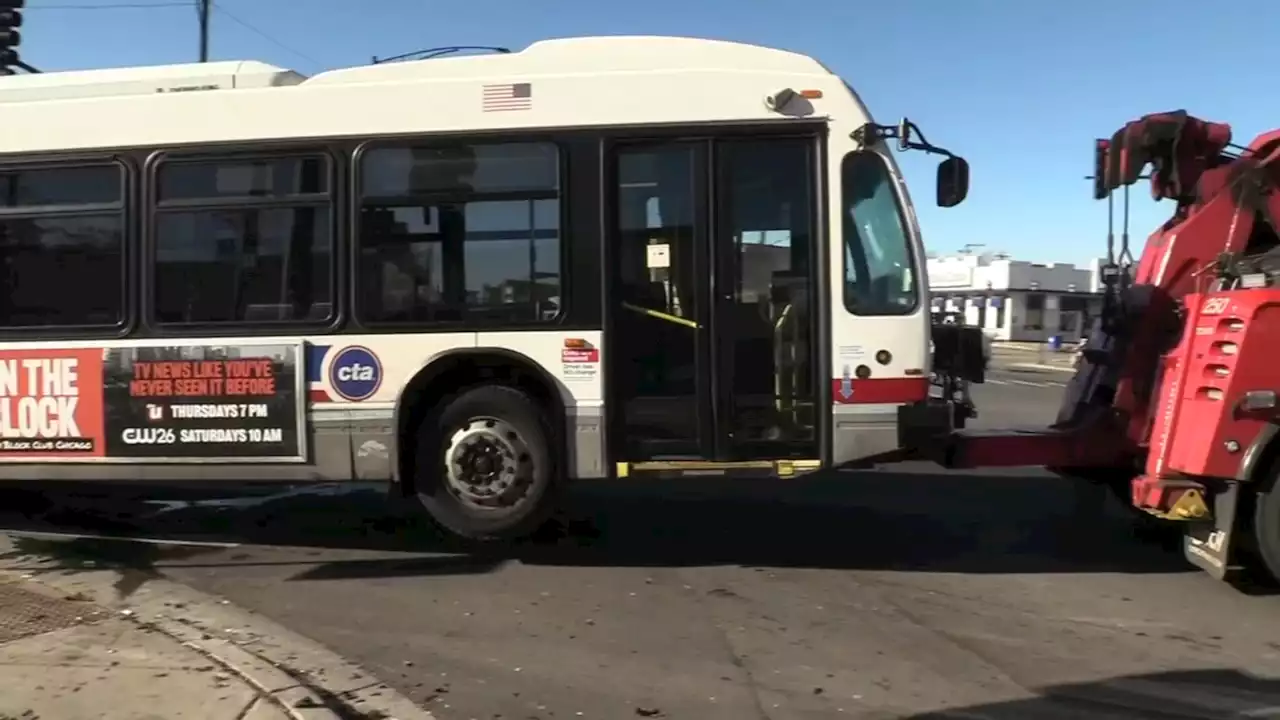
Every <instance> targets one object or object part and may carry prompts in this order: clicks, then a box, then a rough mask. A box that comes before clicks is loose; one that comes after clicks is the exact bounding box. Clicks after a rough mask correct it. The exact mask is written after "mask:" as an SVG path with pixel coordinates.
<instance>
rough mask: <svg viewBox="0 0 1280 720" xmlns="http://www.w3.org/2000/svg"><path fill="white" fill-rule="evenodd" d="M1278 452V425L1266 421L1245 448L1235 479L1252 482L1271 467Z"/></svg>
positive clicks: (1279, 431) (1279, 439)
mask: <svg viewBox="0 0 1280 720" xmlns="http://www.w3.org/2000/svg"><path fill="white" fill-rule="evenodd" d="M1278 454H1280V425H1277V424H1275V423H1268V424H1266V425H1263V426H1262V430H1261V431H1259V432H1258V434H1257V436H1255V437H1254V438H1253V442H1251V443H1249V447H1247V448H1245V451H1244V456H1243V457H1242V458H1241V459H1240V468H1239V469H1238V470H1237V471H1236V477H1235V479H1236V480H1237V481H1239V482H1252V481H1254V480H1258V479H1259V478H1261V477H1263V476H1264V475H1265V473H1267V472H1269V471H1270V469H1271V465H1272V462H1273V461H1274V460H1275V459H1276V457H1277V455H1278Z"/></svg>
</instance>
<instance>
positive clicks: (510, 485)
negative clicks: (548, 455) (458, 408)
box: [445, 418, 533, 507]
mask: <svg viewBox="0 0 1280 720" xmlns="http://www.w3.org/2000/svg"><path fill="white" fill-rule="evenodd" d="M532 470H533V461H532V457H531V456H530V453H529V447H528V445H527V444H526V443H525V441H524V439H523V438H522V437H520V433H518V432H517V431H516V429H515V427H513V426H512V425H511V424H510V423H507V422H504V421H502V420H499V419H496V418H473V419H471V420H469V421H468V422H467V423H466V425H465V426H463V427H461V428H459V429H458V430H457V431H456V432H454V433H453V435H452V437H450V439H449V445H448V447H447V448H446V449H445V477H446V479H447V483H448V487H449V489H450V490H451V491H452V492H453V493H454V494H455V495H457V496H458V497H459V498H460V499H461V500H463V501H465V502H468V503H471V504H474V505H483V506H487V507H494V506H502V505H509V504H511V503H513V502H514V501H515V500H516V499H517V498H518V497H519V494H520V492H521V491H522V490H523V488H524V486H525V485H526V484H527V481H528V479H529V477H530V476H531V474H532Z"/></svg>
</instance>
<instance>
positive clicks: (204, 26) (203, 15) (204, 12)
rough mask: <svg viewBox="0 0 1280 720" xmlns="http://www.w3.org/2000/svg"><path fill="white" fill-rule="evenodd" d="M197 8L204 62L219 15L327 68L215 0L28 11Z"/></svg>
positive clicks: (59, 5) (44, 7) (160, 0)
mask: <svg viewBox="0 0 1280 720" xmlns="http://www.w3.org/2000/svg"><path fill="white" fill-rule="evenodd" d="M179 7H183V8H193V9H195V11H196V13H197V21H198V22H199V23H200V50H199V56H200V61H201V62H205V61H207V60H208V59H209V13H210V10H212V12H214V13H217V14H219V15H221V16H223V17H225V18H226V19H228V20H230V21H231V22H233V23H235V24H237V25H239V26H240V27H242V28H244V29H245V30H248V31H249V32H251V33H253V34H255V35H257V36H258V37H260V38H262V39H263V40H266V41H267V42H269V43H271V44H272V45H275V46H276V47H277V48H279V49H280V50H283V51H284V52H287V53H289V54H290V55H293V56H294V57H297V58H299V59H301V60H305V61H307V62H308V63H310V64H312V65H314V66H315V67H317V68H323V67H324V63H322V62H320V61H319V60H317V59H315V58H314V57H312V56H310V55H308V54H306V53H304V52H302V51H300V50H298V49H296V48H293V47H290V46H289V45H287V44H285V43H284V42H281V41H280V40H278V39H277V38H276V37H275V36H273V35H272V34H271V33H268V32H266V31H265V30H262V29H261V28H259V27H257V26H256V25H254V24H253V23H250V22H249V21H247V20H245V19H244V18H242V17H240V16H239V15H236V14H235V13H233V12H231V11H229V10H227V9H226V7H224V6H223V5H222V4H220V3H216V2H214V1H213V0H151V2H106V3H97V4H89V3H53V4H49V5H43V4H42V5H32V6H31V7H29V8H27V9H28V10H152V9H159V8H179Z"/></svg>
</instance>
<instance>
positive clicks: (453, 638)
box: [0, 370, 1280, 720]
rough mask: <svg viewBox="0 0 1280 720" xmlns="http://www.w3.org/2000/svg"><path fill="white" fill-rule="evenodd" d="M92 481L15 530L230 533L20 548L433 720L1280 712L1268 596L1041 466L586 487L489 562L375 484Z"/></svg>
mask: <svg viewBox="0 0 1280 720" xmlns="http://www.w3.org/2000/svg"><path fill="white" fill-rule="evenodd" d="M1064 378H1065V376H1064V375H1062V374H1061V373H1053V372H1051V371H1050V372H1014V371H1008V370H997V371H996V372H994V373H993V375H992V377H991V380H992V382H991V383H989V384H987V385H986V386H984V387H981V388H978V389H977V390H976V392H975V395H976V396H977V401H978V403H979V404H980V406H981V407H982V408H983V414H982V416H981V418H980V422H979V425H980V426H988V427H990V426H996V425H1000V424H1034V423H1037V422H1040V423H1043V422H1045V421H1047V420H1048V419H1050V418H1051V417H1052V415H1053V414H1054V412H1055V409H1056V403H1057V396H1058V393H1059V392H1060V389H1061V386H1060V383H1061V382H1062V381H1063V379H1064ZM66 492H68V493H69V492H71V490H70V489H68V490H67V491H66ZM76 492H77V493H79V494H78V495H77V496H76V497H74V498H71V497H61V498H50V497H49V496H48V495H47V494H44V495H37V494H34V492H32V491H30V490H27V489H22V488H17V489H12V488H11V489H9V490H8V491H5V492H4V493H3V495H2V496H0V507H4V508H7V513H6V516H5V518H4V521H5V524H7V525H8V526H9V527H11V528H19V527H23V528H27V529H31V528H44V529H54V528H59V529H62V530H67V529H78V530H83V531H87V532H91V533H102V534H107V533H115V532H124V533H132V534H135V535H138V534H141V535H147V536H150V537H165V538H169V539H171V540H172V539H180V540H185V541H188V542H193V543H198V542H199V541H202V540H211V541H219V542H226V543H235V544H236V545H235V546H230V547H224V546H200V545H198V544H193V545H153V544H144V543H122V542H108V541H103V540H94V539H79V540H75V541H71V542H67V541H63V540H48V539H29V540H26V541H24V542H25V543H26V544H27V545H28V549H30V550H36V551H41V552H56V553H62V554H78V555H81V556H88V557H92V558H103V559H112V560H118V561H124V562H128V563H130V564H132V565H134V566H137V567H140V568H145V569H149V570H153V571H155V572H159V573H163V574H164V575H166V576H169V577H171V578H173V579H176V580H179V581H182V582H185V583H188V584H190V585H193V586H195V587H197V588H199V589H202V590H206V591H210V592H213V593H217V594H220V595H222V596H224V597H226V598H228V599H230V600H231V601H232V602H235V603H237V604H239V605H242V606H244V607H247V608H250V609H252V610H255V611H258V612H261V613H263V614H265V615H267V616H269V617H271V618H272V619H275V620H277V621H279V622H282V623H284V624H286V625H288V626H290V627H292V628H294V629H296V630H299V631H301V632H303V633H305V634H308V635H310V636H311V637H313V638H315V639H316V640H318V641H320V642H322V643H325V644H326V645H328V646H330V647H331V648H333V649H335V650H336V651H338V652H340V653H343V654H345V655H347V656H348V657H350V658H351V659H352V660H354V661H355V662H357V663H360V664H362V665H364V666H366V667H367V668H368V669H369V670H371V671H373V672H374V673H377V674H379V675H380V676H381V677H382V678H383V679H384V680H385V681H387V682H388V683H390V684H391V685H393V686H395V687H396V688H397V689H399V690H402V691H404V692H406V693H407V694H409V695H410V696H411V697H413V698H415V699H417V700H419V701H420V702H421V703H423V704H424V705H426V706H427V707H429V708H430V709H432V710H433V712H434V713H435V714H436V715H437V716H438V717H439V718H441V720H469V719H471V718H486V719H499V718H501V719H513V720H514V719H519V720H531V719H538V720H548V719H551V718H577V717H583V718H608V719H612V718H634V717H662V718H686V719H689V720H720V719H724V720H741V719H747V718H750V719H765V718H767V719H769V720H792V719H795V720H800V719H806V720H807V719H814V718H824V719H825V718H845V717H853V718H908V717H909V718H1019V719H1023V718H1028V719H1029V718H1077V717H1090V718H1102V719H1106V718H1134V717H1149V718H1175V717H1177V718H1189V717H1206V718H1217V717H1245V716H1246V715H1245V714H1238V713H1250V714H1248V715H1247V716H1248V717H1254V718H1265V717H1280V686H1277V685H1276V682H1275V681H1274V680H1270V679H1268V677H1280V622H1277V619H1280V597H1273V596H1269V595H1267V594H1265V593H1254V594H1247V593H1243V592H1241V591H1239V590H1237V589H1234V588H1231V587H1229V586H1226V585H1222V584H1219V583H1216V582H1214V581H1212V580H1210V579H1209V578H1208V577H1205V576H1203V575H1201V574H1200V573H1198V572H1194V571H1192V570H1191V569H1190V568H1188V567H1187V566H1186V565H1185V564H1184V563H1183V561H1182V559H1181V557H1180V556H1179V554H1178V553H1177V552H1176V551H1175V550H1174V549H1173V548H1172V547H1171V546H1170V547H1166V546H1163V545H1161V544H1159V543H1153V542H1151V541H1147V542H1140V541H1138V540H1136V539H1135V538H1134V537H1132V533H1131V531H1130V526H1129V525H1128V524H1127V523H1126V522H1125V521H1124V520H1123V519H1122V515H1121V514H1120V513H1119V512H1114V511H1102V510H1099V508H1098V507H1097V506H1096V504H1095V503H1094V502H1092V500H1095V499H1096V498H1097V497H1098V496H1097V495H1088V494H1085V495H1082V494H1081V493H1080V492H1078V491H1077V489H1076V488H1074V487H1073V486H1071V485H1069V484H1067V483H1065V482H1064V481H1061V480H1058V479H1055V478H1051V477H1048V476H1046V475H1044V474H1043V473H1038V472H1034V471H1026V470H1007V471H1002V472H999V473H991V472H987V473H977V472H972V473H941V472H939V471H938V470H937V469H936V468H933V467H930V466H924V465H912V466H902V467H894V468H885V469H882V470H878V471H874V472H848V473H830V474H826V475H823V476H817V477H809V478H806V479H801V480H796V481H793V482H787V483H781V484H780V483H777V482H774V483H763V482H740V481H712V480H696V481H691V482H687V483H683V484H678V483H665V484H661V485H658V484H639V483H637V484H631V485H620V486H608V487H605V486H594V487H584V488H582V489H580V490H579V491H578V492H577V493H575V495H574V497H573V499H572V508H571V511H570V513H569V515H568V521H567V522H566V524H565V525H564V526H562V527H561V529H560V531H559V532H554V533H549V534H548V536H547V537H544V538H540V539H539V540H538V541H536V542H530V543H527V544H525V545H522V546H521V547H518V548H515V549H508V550H506V551H499V550H496V549H495V550H493V551H490V552H486V553H474V552H473V553H466V552H460V551H459V550H458V548H455V547H450V546H449V545H448V544H447V543H444V542H443V541H442V540H440V539H439V538H438V537H437V536H436V535H435V534H434V533H432V532H431V531H430V530H429V529H428V528H425V527H423V526H422V525H421V524H420V523H415V522H412V521H408V520H388V519H387V518H386V515H385V513H384V512H383V510H384V506H383V505H382V504H381V503H380V501H379V499H378V497H377V495H376V494H375V493H373V492H371V491H361V490H359V489H357V490H355V491H354V492H349V493H346V494H343V495H327V496H326V495H323V494H312V495H302V496H296V497H293V498H285V499H279V500H276V501H274V502H269V503H265V504H257V505H254V506H252V507H235V506H234V503H233V504H232V506H228V505H227V504H225V503H224V504H222V505H218V504H216V503H215V504H211V503H209V497H210V496H206V495H203V494H194V495H184V496H182V497H181V498H180V497H178V496H175V495H172V494H171V495H169V496H167V498H168V499H170V500H183V499H185V500H186V501H191V500H198V501H199V502H200V503H203V504H197V505H196V506H183V505H182V504H181V502H178V503H177V504H174V505H167V506H166V505H156V504H152V503H148V502H146V501H147V500H156V499H159V498H158V496H157V495H155V494H154V493H150V492H142V491H140V490H139V491H134V492H132V493H123V494H122V493H120V492H117V491H111V499H110V501H109V502H105V503H100V504H99V503H95V502H94V501H93V500H92V499H90V498H87V497H85V496H84V495H83V493H84V492H85V491H84V490H83V489H76ZM97 492H107V491H106V490H99V491H97ZM237 502H241V501H237ZM91 508H92V509H94V510H93V511H92V512H91V511H90V509H91ZM104 508H110V509H111V512H110V513H106V514H104V513H103V509H104Z"/></svg>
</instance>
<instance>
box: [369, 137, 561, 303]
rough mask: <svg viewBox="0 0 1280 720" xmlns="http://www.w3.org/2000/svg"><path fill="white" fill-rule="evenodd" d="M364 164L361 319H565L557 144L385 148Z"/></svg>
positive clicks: (372, 151) (375, 150) (374, 150)
mask: <svg viewBox="0 0 1280 720" xmlns="http://www.w3.org/2000/svg"><path fill="white" fill-rule="evenodd" d="M360 157H361V159H360V163H359V165H360V173H361V181H362V182H361V187H362V197H361V200H360V205H361V210H360V216H361V222H360V232H359V237H358V239H357V243H358V252H357V257H358V258H359V259H358V265H357V279H356V286H357V297H358V298H359V304H358V307H357V308H356V314H357V316H358V317H359V318H360V319H361V320H362V321H363V322H368V323H375V324H376V323H414V322H418V323H423V322H425V323H431V322H454V321H470V322H474V323H476V324H478V325H482V326H483V325H503V324H509V323H513V322H514V323H521V322H546V321H550V320H554V319H555V318H556V317H558V316H559V314H560V293H561V280H560V268H561V243H560V189H559V185H560V179H559V150H558V148H557V147H556V146H555V145H553V144H550V143H489V144H475V145H467V144H462V145H458V144H454V145H421V144H415V145H407V146H383V145H381V144H380V145H379V146H376V147H372V148H370V149H368V150H366V151H364V152H363V153H362V154H361V156H360Z"/></svg>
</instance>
